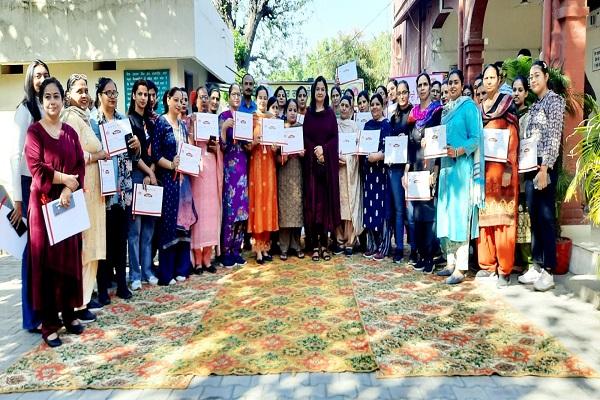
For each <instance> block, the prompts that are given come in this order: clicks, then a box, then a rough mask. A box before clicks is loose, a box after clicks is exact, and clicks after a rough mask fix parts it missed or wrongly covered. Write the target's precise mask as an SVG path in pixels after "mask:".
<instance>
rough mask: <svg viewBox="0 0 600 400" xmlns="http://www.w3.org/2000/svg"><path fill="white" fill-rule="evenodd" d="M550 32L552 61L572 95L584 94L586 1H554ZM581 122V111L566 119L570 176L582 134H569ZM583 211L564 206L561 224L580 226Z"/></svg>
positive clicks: (565, 159)
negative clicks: (565, 78) (561, 71)
mask: <svg viewBox="0 0 600 400" xmlns="http://www.w3.org/2000/svg"><path fill="white" fill-rule="evenodd" d="M554 5H555V6H556V7H555V8H554V13H553V14H554V15H553V18H552V19H553V30H552V38H551V42H552V44H551V53H552V54H551V58H550V59H551V62H552V64H554V63H556V62H558V63H559V64H558V65H562V66H563V70H564V73H565V74H566V75H567V76H568V77H569V78H570V79H571V85H572V88H573V91H574V92H575V93H583V91H584V81H585V79H584V77H585V43H586V17H587V15H588V11H589V9H588V7H587V6H586V0H554ZM582 120H583V110H582V109H578V110H577V112H576V114H575V115H574V116H567V117H566V119H565V130H564V132H563V167H564V168H565V169H566V170H567V171H569V172H570V173H574V172H575V169H576V161H577V159H576V157H572V156H570V151H571V149H573V147H574V146H575V145H576V144H577V142H578V141H579V140H581V135H571V134H572V133H573V129H574V128H575V127H577V125H578V124H579V123H580V122H581V121H582ZM584 222H585V221H584V220H583V210H582V207H581V204H580V202H579V201H571V202H569V203H564V204H563V206H562V214H561V223H562V224H565V225H568V224H582V223H584Z"/></svg>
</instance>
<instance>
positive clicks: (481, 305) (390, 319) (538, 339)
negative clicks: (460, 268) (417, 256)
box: [348, 260, 597, 378]
mask: <svg viewBox="0 0 600 400" xmlns="http://www.w3.org/2000/svg"><path fill="white" fill-rule="evenodd" d="M348 266H349V267H350V274H351V277H352V282H353V285H354V292H355V295H356V299H357V301H358V305H359V309H360V313H361V317H362V321H363V323H364V326H365V329H366V331H367V334H368V337H369V342H370V345H371V349H372V350H373V353H374V354H375V359H376V360H377V365H378V367H379V370H378V376H379V377H386V378H388V377H401V376H436V375H445V376H449V375H492V374H498V375H503V376H523V375H538V376H556V377H567V376H569V377H595V376H597V373H596V372H595V371H594V370H592V369H590V368H589V367H587V366H585V365H584V364H583V363H582V362H581V361H580V360H579V359H578V358H576V357H575V356H573V355H572V354H571V353H570V352H569V351H567V350H566V349H565V348H564V347H563V346H562V345H561V344H560V343H559V342H558V341H557V340H556V339H555V338H554V337H551V336H548V335H546V334H545V333H544V332H543V331H541V330H539V329H538V328H536V327H535V326H533V325H531V324H530V323H528V322H527V320H525V319H524V318H523V316H521V315H520V314H519V312H518V311H517V310H515V309H514V308H512V307H511V306H509V305H508V304H507V303H505V302H504V301H502V300H500V299H499V298H498V296H497V295H494V294H495V293H497V291H496V289H495V288H492V287H487V288H486V287H485V285H482V284H479V283H476V282H474V281H465V282H463V283H462V284H461V285H457V286H450V285H446V284H445V283H444V278H442V277H438V276H436V275H424V274H422V273H420V272H414V271H413V270H412V268H410V267H407V266H395V265H393V264H387V263H386V264H379V263H377V262H375V261H364V262H363V261H362V260H361V262H360V263H351V264H349V265H348Z"/></svg>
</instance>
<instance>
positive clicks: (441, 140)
mask: <svg viewBox="0 0 600 400" xmlns="http://www.w3.org/2000/svg"><path fill="white" fill-rule="evenodd" d="M446 146H447V142H446V125H438V126H434V127H432V128H425V149H424V151H423V153H424V154H423V157H424V158H425V159H426V160H428V159H432V158H439V157H446V156H447V155H448V151H447V150H446Z"/></svg>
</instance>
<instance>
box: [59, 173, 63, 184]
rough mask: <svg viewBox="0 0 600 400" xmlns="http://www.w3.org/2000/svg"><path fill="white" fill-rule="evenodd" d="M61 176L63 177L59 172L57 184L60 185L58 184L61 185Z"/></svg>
mask: <svg viewBox="0 0 600 400" xmlns="http://www.w3.org/2000/svg"><path fill="white" fill-rule="evenodd" d="M62 176H63V174H62V172H59V173H58V183H60V184H62Z"/></svg>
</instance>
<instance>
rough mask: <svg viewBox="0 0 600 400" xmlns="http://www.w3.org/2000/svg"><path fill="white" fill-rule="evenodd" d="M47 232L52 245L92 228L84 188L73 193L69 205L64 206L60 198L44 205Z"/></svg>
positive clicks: (43, 211)
mask: <svg viewBox="0 0 600 400" xmlns="http://www.w3.org/2000/svg"><path fill="white" fill-rule="evenodd" d="M42 213H43V214H44V222H45V223H46V232H47V234H48V240H49V242H50V245H51V246H54V245H55V244H56V243H59V242H61V241H63V240H65V239H67V238H70V237H71V236H74V235H77V234H78V233H81V232H83V231H85V230H87V229H89V228H90V217H89V215H88V211H87V205H86V203H85V197H84V196H83V190H82V189H79V190H76V191H75V192H73V193H72V194H71V203H70V204H69V207H62V206H61V205H60V199H56V200H54V201H51V202H49V203H47V204H44V205H43V206H42Z"/></svg>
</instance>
